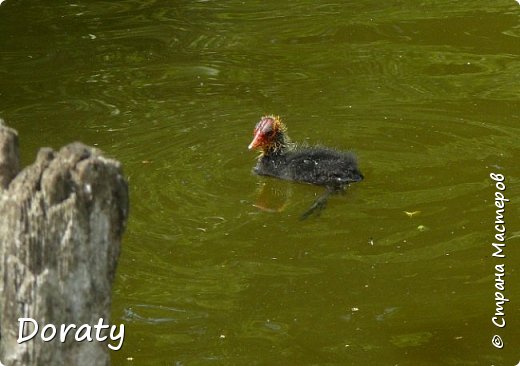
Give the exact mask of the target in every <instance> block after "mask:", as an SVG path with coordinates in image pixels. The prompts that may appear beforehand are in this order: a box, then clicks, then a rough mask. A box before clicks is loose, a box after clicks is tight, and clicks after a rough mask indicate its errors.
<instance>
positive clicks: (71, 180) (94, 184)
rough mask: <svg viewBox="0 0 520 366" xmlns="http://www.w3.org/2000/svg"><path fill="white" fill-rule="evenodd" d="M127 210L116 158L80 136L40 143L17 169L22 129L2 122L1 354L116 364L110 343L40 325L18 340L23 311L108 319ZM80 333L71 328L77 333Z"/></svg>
mask: <svg viewBox="0 0 520 366" xmlns="http://www.w3.org/2000/svg"><path fill="white" fill-rule="evenodd" d="M127 215H128V187H127V183H126V181H125V179H124V177H123V175H122V171H121V166H120V164H119V163H118V162H117V161H114V160H110V159H106V158H104V157H103V156H102V155H101V152H100V151H99V150H97V149H94V148H91V147H88V146H85V145H83V144H81V143H72V144H70V145H67V146H65V147H63V148H62V149H61V150H60V151H59V152H54V151H53V150H51V149H49V148H42V149H41V150H40V151H39V153H38V155H37V158H36V161H35V163H34V164H32V165H30V166H28V167H27V168H25V169H24V170H22V171H21V172H19V155H18V138H17V134H16V131H14V130H12V129H9V128H7V127H6V126H4V125H3V124H2V122H1V120H0V292H1V293H2V296H0V360H1V361H2V362H4V363H5V364H7V365H9V366H11V365H15V366H18V365H20V366H21V365H24V366H25V365H29V366H31V365H57V366H60V365H80V366H82V365H85V366H86V365H88V366H91V365H109V364H110V357H109V353H108V348H107V345H106V344H105V343H99V342H96V341H95V340H94V341H93V342H76V341H74V339H73V337H71V334H69V336H68V337H67V340H66V342H65V343H61V342H60V341H59V335H58V336H57V337H56V338H55V339H54V340H53V341H51V342H45V343H44V342H42V340H41V337H40V333H38V336H37V337H35V338H33V339H32V340H30V341H28V342H25V343H21V344H18V343H17V338H18V325H19V323H18V318H33V319H35V320H36V321H37V322H38V324H40V332H41V328H42V327H43V325H44V324H54V325H56V327H57V328H58V332H59V326H60V325H61V324H76V325H78V326H79V325H81V324H90V325H94V324H97V322H98V320H99V319H100V318H103V319H104V322H105V324H107V323H108V322H109V318H110V317H109V315H110V306H111V290H112V283H113V280H114V275H115V270H116V265H117V259H118V256H119V251H120V243H121V236H122V234H123V230H124V227H125V224H126V220H127ZM72 335H73V334H72Z"/></svg>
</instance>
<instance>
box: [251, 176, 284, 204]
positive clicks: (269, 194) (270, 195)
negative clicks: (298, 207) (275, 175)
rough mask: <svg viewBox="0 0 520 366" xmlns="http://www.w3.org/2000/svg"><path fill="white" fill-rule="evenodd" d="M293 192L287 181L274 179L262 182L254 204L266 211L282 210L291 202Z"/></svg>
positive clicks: (259, 184)
mask: <svg viewBox="0 0 520 366" xmlns="http://www.w3.org/2000/svg"><path fill="white" fill-rule="evenodd" d="M291 194H292V189H291V186H290V185H289V184H287V183H284V182H279V181H273V180H269V181H265V182H260V183H258V189H257V190H256V202H255V204H254V205H253V206H255V207H256V208H259V209H260V210H262V211H266V212H281V211H283V210H285V208H286V207H287V205H288V204H289V199H290V197H291Z"/></svg>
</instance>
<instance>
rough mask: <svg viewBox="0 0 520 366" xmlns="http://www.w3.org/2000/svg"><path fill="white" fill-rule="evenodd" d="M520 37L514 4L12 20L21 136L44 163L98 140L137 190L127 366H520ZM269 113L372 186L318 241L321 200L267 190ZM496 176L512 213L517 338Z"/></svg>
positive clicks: (93, 11) (215, 5)
mask: <svg viewBox="0 0 520 366" xmlns="http://www.w3.org/2000/svg"><path fill="white" fill-rule="evenodd" d="M519 14H520V6H518V4H517V3H516V2H515V1H496V2H484V1H447V0H445V1H436V2H423V3H420V4H419V3H417V2H414V1H393V2H381V1H356V2H353V1H347V2H328V3H326V2H315V1H304V0H298V1H292V2H290V3H288V4H281V3H278V2H271V1H269V2H259V1H250V2H242V1H221V2H216V1H176V2H171V1H163V0H155V1H154V0H148V1H134V0H124V1H123V0H122V1H117V2H116V1H65V0H57V1H53V2H52V4H51V3H50V2H46V1H37V0H32V1H29V0H27V1H14V0H7V1H6V2H4V3H3V4H2V5H1V6H0V44H1V45H2V46H1V48H0V80H1V82H0V116H1V117H2V118H4V119H5V120H6V121H8V122H9V123H10V124H11V125H12V126H13V127H15V128H16V129H18V131H19V133H20V136H21V143H22V149H23V150H22V154H23V159H24V162H25V163H26V164H28V163H30V162H31V161H32V160H33V159H34V156H35V154H36V151H37V149H38V148H39V147H40V146H42V145H45V146H52V147H54V148H58V147H60V146H62V145H63V144H66V143H68V142H70V141H73V140H81V141H83V142H85V143H87V144H90V145H95V146H97V147H99V148H101V149H102V150H104V151H105V152H106V153H107V154H108V155H109V156H112V157H114V158H116V159H118V160H120V161H122V162H123V164H124V169H125V173H126V175H127V176H128V179H129V182H130V188H131V216H130V221H129V223H128V230H127V232H126V234H125V237H124V242H123V250H122V255H121V259H120V263H119V267H118V275H117V279H116V286H115V293H114V303H113V316H112V323H117V324H119V323H124V324H126V338H125V344H124V347H123V349H122V350H121V351H119V352H114V353H113V354H112V359H113V364H114V365H363V364H365V365H483V364H484V365H491V364H494V365H513V364H516V363H517V362H518V361H519V360H520V359H519V357H520V356H519V355H518V352H517V344H518V340H519V339H520V317H519V304H520V286H519V285H518V284H519V283H520V278H519V276H518V271H517V268H518V260H519V259H520V253H519V251H518V249H517V244H518V238H519V237H520V228H519V226H518V220H517V218H518V216H519V215H518V214H519V207H520V206H519V205H518V202H519V201H520V190H519V188H518V182H519V177H520V169H519V168H518V156H519V153H520V142H519V138H518V136H519V134H520V128H519V121H520V114H519V111H520V88H519V84H518V81H519V78H518V75H520V23H519ZM268 113H275V114H279V115H281V116H282V117H283V119H284V121H285V122H286V123H287V125H288V127H289V133H290V135H291V137H292V139H293V140H295V141H298V142H304V143H309V144H313V143H320V144H324V145H328V146H332V147H336V148H339V149H345V150H348V149H350V150H353V151H355V152H356V153H357V155H358V157H359V161H360V167H361V169H362V171H363V173H364V175H365V177H366V180H365V181H364V182H362V183H360V184H355V185H353V186H351V187H350V188H349V189H348V191H347V193H346V194H345V195H340V196H336V197H333V199H332V200H331V201H330V202H329V205H328V207H327V209H326V210H325V211H324V212H323V213H322V215H321V216H320V217H312V218H311V219H309V220H307V221H304V222H301V221H299V220H298V216H299V215H300V214H301V213H302V212H303V211H304V210H305V209H306V208H307V207H308V206H309V205H310V204H311V203H312V202H313V200H314V199H315V198H316V197H317V196H318V195H319V194H320V193H321V189H320V188H317V187H312V186H309V185H302V184H293V183H288V182H279V181H275V180H272V179H268V178H260V177H257V176H254V175H253V174H251V168H252V166H253V165H254V161H255V156H256V154H255V153H252V152H249V151H247V145H248V144H249V142H250V139H251V137H252V129H253V127H254V124H255V123H256V121H257V120H258V119H259V118H260V116H261V115H263V114H268ZM490 172H496V173H501V174H504V175H505V176H506V184H507V187H508V188H507V191H506V195H507V197H508V198H509V199H510V200H511V203H509V204H508V205H507V206H506V220H507V230H508V231H507V233H508V241H507V242H506V243H507V249H506V250H507V252H506V254H507V257H506V258H505V259H503V262H504V263H505V265H506V277H505V278H506V291H505V293H506V294H507V296H508V297H509V298H510V299H511V302H510V303H508V304H506V305H505V311H506V319H507V321H508V324H507V327H506V328H505V329H502V330H500V329H497V328H496V327H494V326H493V324H492V323H491V317H492V316H493V313H494V310H495V302H494V292H495V288H494V286H493V285H494V274H495V269H494V265H495V264H497V263H499V261H498V260H497V259H496V258H493V257H491V254H492V253H493V248H492V247H491V242H492V241H493V235H494V233H495V232H494V228H493V225H494V224H493V221H494V218H495V209H496V208H495V207H494V206H493V197H494V196H493V195H494V192H495V188H494V187H493V184H492V181H491V179H490V178H489V173H490ZM258 206H262V207H268V208H270V210H269V211H266V210H261V209H259V208H258ZM406 212H408V213H409V214H407V213H406ZM411 213H414V214H411ZM410 216H411V217H410ZM494 334H500V335H501V336H502V337H503V339H504V342H505V346H504V348H503V349H502V350H497V349H495V348H494V347H493V346H492V344H491V337H492V336H493V335H494Z"/></svg>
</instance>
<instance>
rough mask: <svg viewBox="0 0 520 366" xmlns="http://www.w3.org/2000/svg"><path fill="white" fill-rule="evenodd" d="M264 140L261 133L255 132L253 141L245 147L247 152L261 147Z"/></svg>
mask: <svg viewBox="0 0 520 366" xmlns="http://www.w3.org/2000/svg"><path fill="white" fill-rule="evenodd" d="M263 139H264V134H263V132H262V131H256V133H255V137H253V141H251V143H250V144H249V146H248V147H247V148H248V149H249V150H253V149H256V148H257V147H259V146H261V145H262V140H263Z"/></svg>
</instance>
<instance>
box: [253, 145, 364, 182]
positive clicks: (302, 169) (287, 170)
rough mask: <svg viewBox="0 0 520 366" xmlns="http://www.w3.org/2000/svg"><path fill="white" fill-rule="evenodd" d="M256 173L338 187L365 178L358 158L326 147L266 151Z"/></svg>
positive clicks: (259, 161) (285, 148)
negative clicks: (358, 163)
mask: <svg viewBox="0 0 520 366" xmlns="http://www.w3.org/2000/svg"><path fill="white" fill-rule="evenodd" d="M254 172H255V173H257V174H260V175H267V176H272V177H277V178H281V179H285V180H292V181H297V182H305V183H311V184H316V185H321V186H326V187H327V188H329V189H333V190H339V189H341V188H343V187H344V186H346V185H347V184H349V183H354V182H359V181H361V180H363V175H362V174H361V172H360V171H359V169H358V166H357V161H356V157H355V156H354V155H353V154H352V153H350V152H342V151H337V150H333V149H329V148H324V147H318V146H316V147H307V148H289V147H282V148H280V149H278V150H274V151H268V152H266V153H264V154H263V155H262V156H261V157H260V159H259V160H258V163H257V165H256V167H255V168H254Z"/></svg>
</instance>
